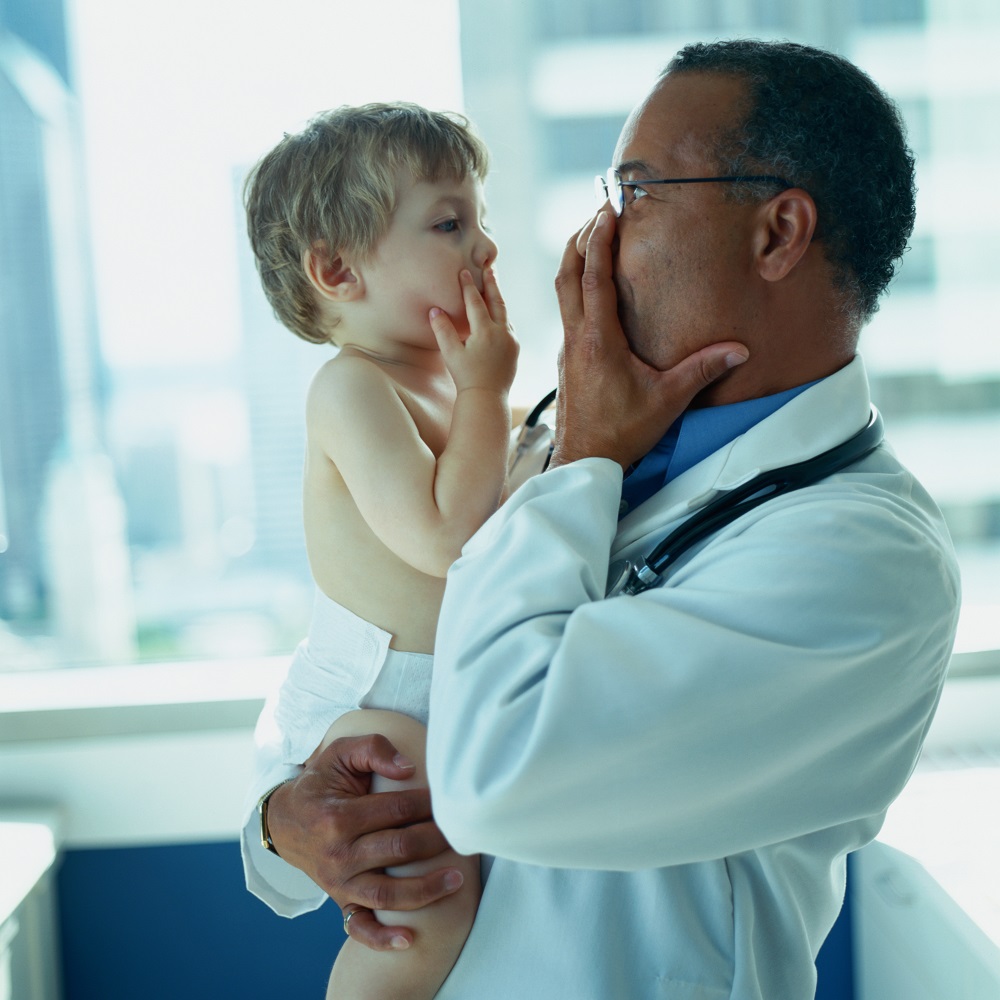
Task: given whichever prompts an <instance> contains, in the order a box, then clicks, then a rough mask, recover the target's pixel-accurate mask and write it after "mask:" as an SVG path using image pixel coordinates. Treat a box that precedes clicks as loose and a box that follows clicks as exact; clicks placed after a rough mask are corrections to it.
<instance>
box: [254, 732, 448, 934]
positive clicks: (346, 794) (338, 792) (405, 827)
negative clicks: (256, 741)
mask: <svg viewBox="0 0 1000 1000" xmlns="http://www.w3.org/2000/svg"><path fill="white" fill-rule="evenodd" d="M397 759H398V755H397V753H396V749H395V748H394V747H393V745H392V744H391V743H390V742H389V741H388V740H387V739H386V738H385V737H384V736H377V735H372V736H355V737H345V738H343V739H339V740H334V741H333V742H332V743H331V744H330V745H329V746H328V747H326V749H324V750H323V751H322V753H319V754H317V755H315V756H314V757H312V758H310V760H309V762H307V764H306V768H305V770H304V771H303V772H302V774H300V775H299V776H298V777H297V778H295V779H293V780H292V781H289V782H286V783H285V784H284V785H281V786H280V787H279V788H278V789H277V790H276V791H275V792H274V793H273V794H272V795H271V798H270V799H269V800H268V806H267V819H268V828H269V830H270V833H271V840H272V842H273V843H274V846H275V848H276V850H277V851H278V854H279V855H280V856H281V857H282V858H283V859H284V860H285V861H287V862H288V863H289V864H290V865H293V866H294V867H296V868H298V869H300V870H301V871H303V872H305V873H306V874H307V875H308V876H309V877H310V878H311V879H312V880H313V881H314V882H315V883H316V884H317V885H319V886H320V887H321V888H322V889H323V890H324V891H325V892H326V893H327V894H329V895H330V896H331V897H332V899H333V900H334V902H336V904H337V905H338V906H339V907H340V908H341V909H342V910H344V909H345V908H347V907H348V904H351V905H350V909H353V910H356V911H357V912H356V915H355V916H353V917H352V918H351V937H352V939H353V940H355V941H357V942H359V943H360V944H363V945H365V946H367V947H368V948H372V949H374V950H375V951H388V950H391V949H399V948H405V947H408V946H409V945H410V944H412V943H413V932H412V931H411V930H409V929H408V928H406V927H383V926H382V925H381V924H380V923H379V922H378V921H377V920H376V919H375V915H374V914H373V913H372V912H371V911H372V910H374V909H380V910H382V909H385V910H416V909H419V908H420V907H422V906H427V904H428V903H433V902H435V901H436V900H438V899H441V898H442V897H443V896H448V895H450V894H451V893H452V892H454V891H455V890H456V889H457V888H458V886H457V885H454V884H453V882H454V876H455V873H456V871H457V870H456V869H451V868H444V869H441V870H440V871H436V872H431V873H430V874H428V875H423V876H420V877H406V878H395V877H393V876H390V875H386V874H384V873H383V872H382V871H381V869H383V868H386V867H390V866H395V865H402V864H406V863H408V862H410V861H419V860H423V859H425V858H433V857H435V856H436V855H438V854H440V853H441V852H442V851H444V850H446V849H447V847H448V843H447V841H446V840H445V839H444V836H443V835H442V833H441V831H440V830H439V829H438V828H437V826H436V825H435V824H434V822H433V820H432V819H431V802H430V792H429V791H428V790H427V789H426V788H413V789H407V790H404V791H400V792H379V793H377V794H372V795H369V794H368V788H369V783H370V779H371V774H372V772H375V773H377V774H381V775H383V776H384V777H386V778H392V779H396V780H401V779H404V778H409V777H411V776H412V774H413V767H412V764H411V765H410V766H409V767H407V766H405V762H403V763H402V765H401V763H397ZM458 882H459V885H460V884H461V878H459V879H458Z"/></svg>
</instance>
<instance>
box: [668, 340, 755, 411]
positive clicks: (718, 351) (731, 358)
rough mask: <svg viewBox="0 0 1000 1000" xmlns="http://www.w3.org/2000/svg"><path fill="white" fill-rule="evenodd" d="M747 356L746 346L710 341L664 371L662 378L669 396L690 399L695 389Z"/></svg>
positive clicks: (744, 359)
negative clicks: (709, 344)
mask: <svg viewBox="0 0 1000 1000" xmlns="http://www.w3.org/2000/svg"><path fill="white" fill-rule="evenodd" d="M749 357H750V352H749V351H748V350H747V348H746V347H745V346H744V345H743V344H740V343H736V342H735V341H730V342H728V343H722V344H712V345H711V346H709V347H703V348H702V349H701V350H700V351H695V353H694V354H691V355H690V356H688V357H686V358H685V359H684V360H683V361H680V362H678V363H677V364H676V365H674V367H673V368H671V369H670V370H669V371H666V372H664V373H663V374H664V381H666V382H668V383H669V388H670V395H672V396H673V395H675V394H676V395H678V396H684V397H686V399H687V401H688V402H690V400H692V399H694V397H695V396H697V395H698V393H699V392H701V391H702V390H703V389H707V388H708V387H709V386H710V385H711V384H712V383H713V382H715V381H717V380H718V379H720V378H721V377H722V376H723V375H725V374H726V373H727V372H729V371H731V370H732V369H733V368H736V367H737V366H738V365H742V364H743V363H744V362H745V361H746V360H747V359H748V358H749Z"/></svg>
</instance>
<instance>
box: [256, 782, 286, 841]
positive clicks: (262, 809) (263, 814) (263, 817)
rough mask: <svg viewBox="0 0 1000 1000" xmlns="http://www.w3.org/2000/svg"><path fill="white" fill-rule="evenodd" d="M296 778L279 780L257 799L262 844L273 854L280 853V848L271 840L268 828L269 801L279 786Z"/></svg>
mask: <svg viewBox="0 0 1000 1000" xmlns="http://www.w3.org/2000/svg"><path fill="white" fill-rule="evenodd" d="M294 780H295V779H294V778H285V780H284V781H279V782H278V783H277V784H276V785H274V786H273V787H271V788H269V789H268V790H267V791H266V792H264V794H263V795H262V796H261V797H260V798H259V799H258V800H257V815H258V816H260V846H261V847H263V848H264V849H265V850H266V851H270V852H271V853H272V854H278V849H277V848H276V847H275V846H274V841H273V840H271V831H270V830H269V829H268V828H267V803H268V800H269V799H270V798H271V796H272V795H273V794H274V793H275V792H276V791H277V790H278V789H279V788H281V786H282V785H285V784H287V783H288V782H289V781H294ZM278 857H279V858H280V857H281V855H280V854H278Z"/></svg>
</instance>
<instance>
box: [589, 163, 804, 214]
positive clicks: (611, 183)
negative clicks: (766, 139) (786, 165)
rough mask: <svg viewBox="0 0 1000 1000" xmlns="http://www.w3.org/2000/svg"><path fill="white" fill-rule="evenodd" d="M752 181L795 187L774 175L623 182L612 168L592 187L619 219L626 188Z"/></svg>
mask: <svg viewBox="0 0 1000 1000" xmlns="http://www.w3.org/2000/svg"><path fill="white" fill-rule="evenodd" d="M753 181H767V182H769V183H771V184H781V185H782V186H783V187H784V188H785V189H788V188H790V187H794V186H795V185H793V184H792V183H791V182H790V181H787V180H785V178H784V177H778V176H776V175H775V174H736V175H732V176H726V177H658V178H655V179H653V178H645V179H643V180H635V181H623V180H622V178H621V174H619V173H618V171H617V170H616V169H615V168H614V167H611V168H610V169H609V170H608V173H607V177H601V175H600V174H598V175H597V176H596V177H595V178H594V185H595V189H596V191H597V195H598V197H600V195H601V192H602V191H603V193H604V198H605V199H606V200H607V201H608V202H609V203H610V205H611V208H612V209H613V210H614V213H615V215H616V216H619V217H620V216H621V214H622V212H624V211H625V188H627V187H642V186H643V185H646V184H722V183H725V184H745V183H750V182H753ZM612 191H615V192H616V196H615V197H614V198H612V197H611V192H612Z"/></svg>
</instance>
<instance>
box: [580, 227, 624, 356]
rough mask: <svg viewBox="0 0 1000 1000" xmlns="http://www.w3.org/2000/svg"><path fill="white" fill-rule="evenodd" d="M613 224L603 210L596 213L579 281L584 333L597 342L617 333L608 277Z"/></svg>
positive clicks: (614, 300)
mask: <svg viewBox="0 0 1000 1000" xmlns="http://www.w3.org/2000/svg"><path fill="white" fill-rule="evenodd" d="M614 238H615V224H614V221H613V218H612V215H611V213H610V212H609V211H607V210H606V209H602V210H601V211H600V212H598V213H597V218H596V219H595V221H594V226H593V228H592V229H591V231H590V236H589V237H588V238H587V257H586V260H585V263H584V268H583V276H582V277H581V279H580V288H581V294H582V296H583V309H584V313H585V315H586V317H587V325H586V331H587V332H588V333H590V334H596V335H597V336H598V337H600V338H601V339H604V337H605V336H606V335H607V334H608V333H612V332H614V331H617V332H618V333H619V334H620V333H621V324H620V323H619V321H618V295H617V293H616V292H615V285H614V282H613V281H612V276H611V246H612V243H613V241H614Z"/></svg>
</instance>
